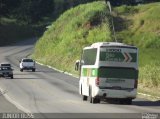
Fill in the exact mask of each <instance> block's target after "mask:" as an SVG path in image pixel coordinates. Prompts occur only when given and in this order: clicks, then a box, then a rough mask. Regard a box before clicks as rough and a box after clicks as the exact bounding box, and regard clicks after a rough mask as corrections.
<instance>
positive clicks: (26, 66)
mask: <svg viewBox="0 0 160 119" xmlns="http://www.w3.org/2000/svg"><path fill="white" fill-rule="evenodd" d="M19 66H20V71H21V72H23V70H32V72H35V70H36V67H35V61H34V60H32V59H29V58H23V59H22V60H21V61H20V64H19Z"/></svg>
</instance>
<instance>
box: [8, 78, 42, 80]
mask: <svg viewBox="0 0 160 119" xmlns="http://www.w3.org/2000/svg"><path fill="white" fill-rule="evenodd" d="M5 79H6V80H24V79H28V80H30V79H37V80H38V79H40V78H13V79H11V78H5Z"/></svg>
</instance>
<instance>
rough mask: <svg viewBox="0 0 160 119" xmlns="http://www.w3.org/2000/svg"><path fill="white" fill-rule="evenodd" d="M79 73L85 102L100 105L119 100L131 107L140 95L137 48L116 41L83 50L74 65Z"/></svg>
mask: <svg viewBox="0 0 160 119" xmlns="http://www.w3.org/2000/svg"><path fill="white" fill-rule="evenodd" d="M75 69H76V70H78V69H79V71H80V80H79V93H80V94H81V95H82V98H83V101H85V100H87V98H89V99H90V102H91V103H100V100H101V99H116V100H119V101H120V103H123V104H124V103H125V104H131V103H132V99H134V98H136V95H137V83H138V49H137V48H136V47H135V46H130V45H126V44H123V43H117V42H99V43H94V44H92V45H91V46H89V47H85V48H84V49H83V53H82V57H81V60H80V61H79V62H78V61H77V63H76V65H75Z"/></svg>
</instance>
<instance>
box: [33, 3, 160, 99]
mask: <svg viewBox="0 0 160 119" xmlns="http://www.w3.org/2000/svg"><path fill="white" fill-rule="evenodd" d="M159 6H160V3H159V2H158V3H152V4H145V5H138V6H121V7H116V8H114V14H113V17H114V23H115V27H116V34H117V39H118V41H119V42H124V43H127V44H131V45H136V46H137V47H138V48H139V89H138V90H139V91H140V92H144V93H149V94H152V95H158V96H160V93H159V92H160V55H159V52H160V22H159V21H160V15H159V12H158V11H160V7H159ZM99 41H101V42H102V41H112V35H111V28H110V15H109V14H108V8H107V7H106V5H105V4H104V2H93V3H88V4H85V5H80V6H77V7H75V8H72V9H70V10H68V11H66V12H65V13H64V14H62V15H61V16H60V17H59V18H58V19H57V20H56V21H55V22H53V24H52V26H51V28H49V29H48V30H47V31H46V32H45V34H44V35H43V37H41V38H40V40H39V41H38V42H37V44H36V46H35V50H34V54H33V57H34V58H35V59H37V60H38V61H39V62H42V63H44V64H47V65H51V66H53V67H56V68H58V69H61V70H64V71H68V72H71V73H73V74H76V72H75V71H74V63H75V61H76V60H77V59H80V54H81V50H82V48H83V47H85V46H88V45H90V44H92V43H94V42H99Z"/></svg>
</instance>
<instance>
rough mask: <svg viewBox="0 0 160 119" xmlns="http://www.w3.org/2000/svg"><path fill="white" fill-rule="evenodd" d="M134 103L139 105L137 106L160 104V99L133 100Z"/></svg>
mask: <svg viewBox="0 0 160 119" xmlns="http://www.w3.org/2000/svg"><path fill="white" fill-rule="evenodd" d="M132 105H137V106H160V100H158V101H133V104H132Z"/></svg>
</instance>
